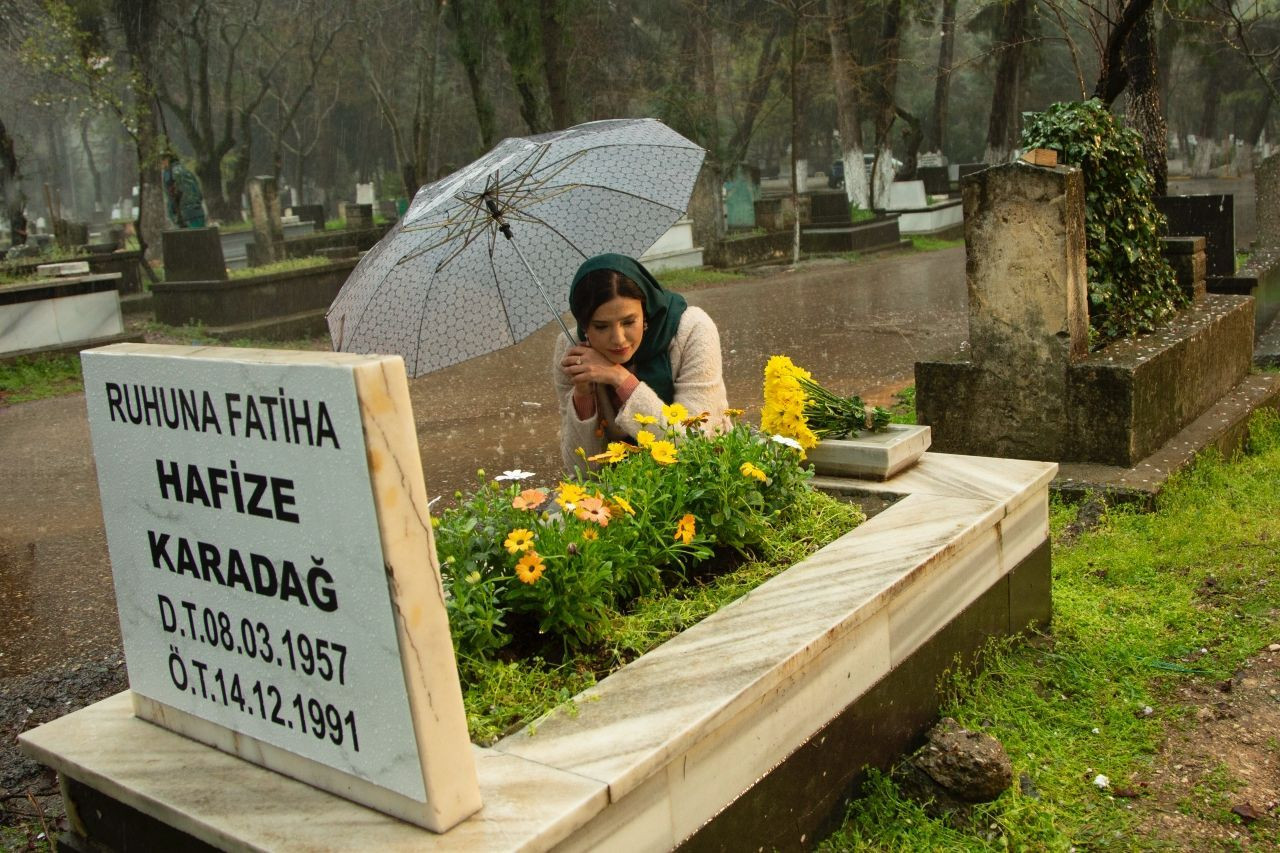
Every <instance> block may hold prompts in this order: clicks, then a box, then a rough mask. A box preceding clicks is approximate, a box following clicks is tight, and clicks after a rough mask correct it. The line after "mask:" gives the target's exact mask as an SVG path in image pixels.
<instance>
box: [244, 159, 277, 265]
mask: <svg viewBox="0 0 1280 853" xmlns="http://www.w3.org/2000/svg"><path fill="white" fill-rule="evenodd" d="M249 212H250V215H251V216H252V218H253V245H254V250H253V252H252V254H251V255H250V259H251V261H256V263H255V264H253V265H255V266H257V265H265V264H270V263H274V262H276V261H280V260H284V227H283V225H282V224H281V222H280V194H279V193H278V192H277V191H276V179H275V178H273V177H270V176H258V177H256V178H251V179H250V180H249Z"/></svg>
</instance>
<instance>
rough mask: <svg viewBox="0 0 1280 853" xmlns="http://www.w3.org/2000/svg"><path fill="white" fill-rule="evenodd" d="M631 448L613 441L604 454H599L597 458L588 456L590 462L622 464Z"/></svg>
mask: <svg viewBox="0 0 1280 853" xmlns="http://www.w3.org/2000/svg"><path fill="white" fill-rule="evenodd" d="M630 450H631V448H630V447H629V446H628V445H626V444H623V443H622V442H621V441H611V442H609V446H608V447H607V448H606V449H605V451H604V452H603V453H597V454H596V455H595V456H588V457H587V461H589V462H621V461H622V460H623V459H626V458H627V453H628V452H630Z"/></svg>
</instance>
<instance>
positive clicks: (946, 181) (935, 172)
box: [916, 166, 951, 195]
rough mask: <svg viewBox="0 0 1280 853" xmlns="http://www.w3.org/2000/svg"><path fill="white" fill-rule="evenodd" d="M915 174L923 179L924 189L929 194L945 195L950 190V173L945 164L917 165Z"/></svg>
mask: <svg viewBox="0 0 1280 853" xmlns="http://www.w3.org/2000/svg"><path fill="white" fill-rule="evenodd" d="M916 175H917V176H918V177H919V178H920V180H922V181H924V191H925V192H926V193H928V194H929V195H947V194H948V193H950V192H951V174H950V169H949V167H947V166H918V167H916Z"/></svg>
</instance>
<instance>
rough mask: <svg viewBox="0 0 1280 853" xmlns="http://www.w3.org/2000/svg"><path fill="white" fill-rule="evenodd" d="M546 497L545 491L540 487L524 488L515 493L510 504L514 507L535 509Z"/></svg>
mask: <svg viewBox="0 0 1280 853" xmlns="http://www.w3.org/2000/svg"><path fill="white" fill-rule="evenodd" d="M546 499H547V493H546V492H544V491H542V489H525V490H524V491H523V492H521V493H520V494H518V495H516V496H515V498H514V499H513V500H512V501H511V506H512V507H513V508H515V509H527V510H536V509H537V508H538V507H540V506H542V503H543V501H545V500H546Z"/></svg>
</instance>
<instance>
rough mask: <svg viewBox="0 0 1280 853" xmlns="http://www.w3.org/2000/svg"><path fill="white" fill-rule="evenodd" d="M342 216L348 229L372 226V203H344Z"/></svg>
mask: <svg viewBox="0 0 1280 853" xmlns="http://www.w3.org/2000/svg"><path fill="white" fill-rule="evenodd" d="M342 218H343V219H344V220H345V221H346V223H347V229H348V230H352V231H354V230H357V229H362V228H372V227H373V205H372V204H344V205H343V206H342Z"/></svg>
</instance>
